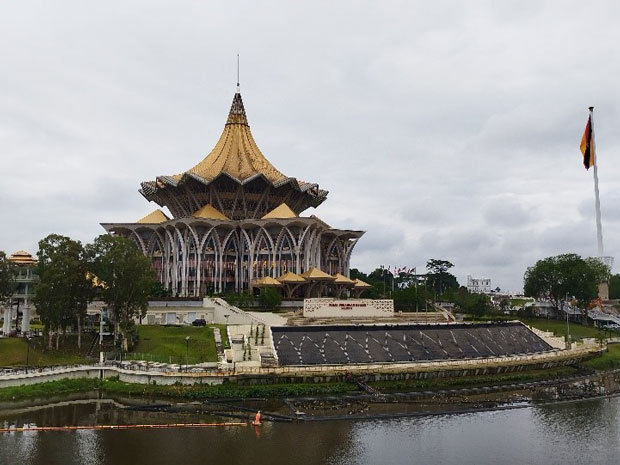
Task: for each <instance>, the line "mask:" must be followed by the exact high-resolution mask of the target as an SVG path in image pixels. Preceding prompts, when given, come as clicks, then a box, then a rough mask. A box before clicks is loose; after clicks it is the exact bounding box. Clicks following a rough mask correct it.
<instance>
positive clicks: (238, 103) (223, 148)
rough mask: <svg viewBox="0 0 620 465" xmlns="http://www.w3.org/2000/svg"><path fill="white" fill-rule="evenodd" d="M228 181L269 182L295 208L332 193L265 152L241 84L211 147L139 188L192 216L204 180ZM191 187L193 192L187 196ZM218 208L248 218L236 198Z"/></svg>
mask: <svg viewBox="0 0 620 465" xmlns="http://www.w3.org/2000/svg"><path fill="white" fill-rule="evenodd" d="M230 181H232V182H233V183H235V184H238V186H237V187H240V186H245V185H246V184H250V183H257V185H258V184H261V183H263V184H267V185H271V186H273V187H274V188H277V189H278V192H277V193H273V194H272V195H274V196H275V197H276V198H278V202H281V201H282V199H283V198H288V199H289V202H290V204H291V205H293V206H294V208H295V212H296V214H299V213H300V212H302V211H304V210H306V209H307V208H309V207H318V206H319V205H320V204H321V203H322V202H323V201H324V200H325V198H326V197H327V193H328V192H327V191H326V190H323V189H320V188H319V185H318V184H316V183H310V182H305V181H300V180H298V179H296V178H294V177H288V176H285V175H284V174H283V173H281V172H280V171H278V170H277V169H276V168H275V167H274V166H273V165H272V164H271V163H270V162H269V160H267V158H265V156H264V155H263V154H262V153H261V151H260V149H259V148H258V146H257V145H256V142H255V141H254V137H253V136H252V132H251V131H250V126H249V124H248V120H247V116H246V113H245V108H244V106H243V100H242V98H241V94H240V93H239V91H238V90H237V92H236V93H235V96H234V97H233V102H232V105H231V108H230V112H229V113H228V118H227V120H226V124H225V126H224V130H223V132H222V135H221V136H220V138H219V140H218V141H217V144H216V145H215V147H214V148H213V150H211V152H209V153H208V154H207V156H206V157H205V158H204V159H203V160H202V161H200V162H199V163H198V164H197V165H195V166H193V167H192V168H190V169H189V170H187V171H185V172H182V173H179V174H175V175H171V176H157V177H156V178H155V180H154V181H144V182H142V183H141V188H140V193H141V194H142V195H143V196H144V197H145V198H146V199H147V200H149V201H155V202H156V203H157V204H159V205H161V206H166V207H168V210H169V211H170V212H171V213H172V215H173V216H174V217H175V218H181V217H187V216H191V213H192V212H193V211H194V209H195V208H196V207H197V205H196V202H200V203H199V204H198V206H200V205H202V204H203V202H205V196H204V195H203V193H204V186H208V185H210V184H211V183H215V185H214V188H215V189H224V190H229V188H230V186H229V184H230ZM188 191H191V192H193V193H194V194H195V196H188ZM243 202H245V200H243ZM276 204H277V203H276ZM265 205H266V204H265ZM265 205H263V206H261V208H260V209H257V210H255V211H254V213H252V215H256V216H251V217H249V218H252V219H257V218H260V217H261V216H262V215H264V214H265V212H266V207H265ZM229 208H230V210H229ZM219 209H220V211H221V212H222V213H224V214H225V215H227V216H228V217H230V218H232V219H249V218H244V217H241V215H248V214H249V213H248V211H247V210H245V209H239V208H236V203H235V202H233V203H232V204H231V205H230V206H226V207H225V208H224V207H222V206H221V205H219Z"/></svg>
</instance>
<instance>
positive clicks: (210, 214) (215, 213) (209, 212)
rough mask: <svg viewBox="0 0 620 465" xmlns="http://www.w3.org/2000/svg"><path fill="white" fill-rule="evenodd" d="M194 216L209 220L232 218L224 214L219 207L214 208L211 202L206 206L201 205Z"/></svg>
mask: <svg viewBox="0 0 620 465" xmlns="http://www.w3.org/2000/svg"><path fill="white" fill-rule="evenodd" d="M192 216H193V217H194V218H205V219H208V220H223V221H227V220H229V219H230V218H228V217H227V216H226V215H224V214H223V213H222V212H221V211H219V210H218V209H217V208H213V207H212V206H211V205H209V204H206V205H205V206H204V207H201V208H199V209H198V210H196V211H195V212H194V214H193V215H192Z"/></svg>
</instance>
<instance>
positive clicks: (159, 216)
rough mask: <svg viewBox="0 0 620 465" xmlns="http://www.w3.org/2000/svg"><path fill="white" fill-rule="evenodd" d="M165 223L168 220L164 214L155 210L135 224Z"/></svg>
mask: <svg viewBox="0 0 620 465" xmlns="http://www.w3.org/2000/svg"><path fill="white" fill-rule="evenodd" d="M166 221H170V218H168V217H167V216H166V214H165V213H164V212H163V211H161V210H160V209H159V208H158V209H157V210H153V211H152V212H151V213H149V214H148V215H146V216H145V217H143V218H140V219H139V220H138V221H136V223H143V224H159V223H165V222H166Z"/></svg>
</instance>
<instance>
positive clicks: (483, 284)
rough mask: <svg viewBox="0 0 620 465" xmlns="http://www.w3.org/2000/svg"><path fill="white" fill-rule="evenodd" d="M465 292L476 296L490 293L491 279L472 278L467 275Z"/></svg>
mask: <svg viewBox="0 0 620 465" xmlns="http://www.w3.org/2000/svg"><path fill="white" fill-rule="evenodd" d="M467 290H468V291H469V292H473V293H476V294H487V293H489V292H491V278H473V277H472V276H471V275H467Z"/></svg>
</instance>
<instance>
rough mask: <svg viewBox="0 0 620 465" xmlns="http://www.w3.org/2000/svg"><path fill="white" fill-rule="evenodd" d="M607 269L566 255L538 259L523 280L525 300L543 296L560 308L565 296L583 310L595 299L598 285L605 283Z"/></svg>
mask: <svg viewBox="0 0 620 465" xmlns="http://www.w3.org/2000/svg"><path fill="white" fill-rule="evenodd" d="M608 275H609V268H608V267H607V265H605V264H604V263H603V262H601V261H600V260H599V259H596V258H586V259H584V258H581V257H580V256H579V255H577V254H573V253H568V254H562V255H557V256H554V257H547V258H545V259H542V260H538V261H537V262H536V264H535V265H534V266H531V267H529V268H528V269H527V270H526V272H525V275H524V277H523V290H524V292H525V295H526V296H529V297H539V298H540V297H547V298H549V299H550V300H551V302H552V304H553V306H554V307H555V308H556V309H558V310H559V309H561V308H562V306H563V304H564V302H566V301H567V300H568V298H569V296H571V297H574V298H575V299H577V301H578V303H579V304H580V305H581V306H582V307H585V306H586V305H587V304H588V303H589V302H591V301H592V300H593V299H594V298H596V296H597V294H598V285H599V283H601V282H603V281H605V280H606V279H607V277H608Z"/></svg>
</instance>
